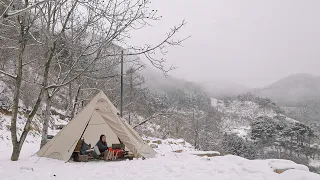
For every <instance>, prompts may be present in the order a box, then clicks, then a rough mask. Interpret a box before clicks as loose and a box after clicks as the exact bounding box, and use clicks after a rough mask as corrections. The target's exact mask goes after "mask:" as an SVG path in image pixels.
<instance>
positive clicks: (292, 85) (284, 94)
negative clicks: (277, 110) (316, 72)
mask: <svg viewBox="0 0 320 180" xmlns="http://www.w3.org/2000/svg"><path fill="white" fill-rule="evenodd" d="M252 93H253V94H255V95H256V96H260V97H267V98H270V99H271V100H272V101H274V102H276V103H277V104H280V105H286V106H296V105H298V104H299V103H301V102H305V101H311V100H314V99H320V76H313V75H309V74H293V75H290V76H288V77H285V78H282V79H280V80H279V81H277V82H275V83H273V84H270V85H268V86H266V87H265V88H262V89H256V90H254V91H253V92H252Z"/></svg>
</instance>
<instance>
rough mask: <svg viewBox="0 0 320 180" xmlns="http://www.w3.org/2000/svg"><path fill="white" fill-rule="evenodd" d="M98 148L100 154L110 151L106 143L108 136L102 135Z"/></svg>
mask: <svg viewBox="0 0 320 180" xmlns="http://www.w3.org/2000/svg"><path fill="white" fill-rule="evenodd" d="M97 146H98V148H99V151H100V153H104V152H105V151H106V150H108V145H107V141H106V136H105V135H103V134H102V135H101V136H100V139H99V141H98V142H97Z"/></svg>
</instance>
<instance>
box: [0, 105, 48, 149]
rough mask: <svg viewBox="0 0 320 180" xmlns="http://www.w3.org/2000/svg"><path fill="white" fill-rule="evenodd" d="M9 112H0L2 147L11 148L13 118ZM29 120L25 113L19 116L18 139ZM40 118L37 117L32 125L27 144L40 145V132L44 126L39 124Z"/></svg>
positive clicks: (0, 140)
mask: <svg viewBox="0 0 320 180" xmlns="http://www.w3.org/2000/svg"><path fill="white" fill-rule="evenodd" d="M7 113H9V112H8V111H4V110H0V142H1V145H5V146H11V134H10V124H11V116H9V114H7ZM26 121H27V119H26V117H25V116H24V114H23V113H19V114H18V120H17V133H18V137H20V135H21V133H22V130H23V128H24V125H25V123H26ZM39 122H40V120H39V117H38V116H35V119H34V121H33V123H32V128H31V131H30V132H29V134H28V136H27V138H26V141H25V142H26V143H38V142H40V133H39V132H40V130H41V128H42V125H41V124H40V123H39Z"/></svg>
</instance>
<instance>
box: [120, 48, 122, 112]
mask: <svg viewBox="0 0 320 180" xmlns="http://www.w3.org/2000/svg"><path fill="white" fill-rule="evenodd" d="M120 82H121V91H120V99H121V101H120V117H122V111H123V110H122V108H123V50H121V76H120Z"/></svg>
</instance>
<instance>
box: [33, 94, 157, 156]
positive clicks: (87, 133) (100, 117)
mask: <svg viewBox="0 0 320 180" xmlns="http://www.w3.org/2000/svg"><path fill="white" fill-rule="evenodd" d="M118 114H119V112H118V110H117V109H116V107H115V106H114V105H113V104H112V103H111V101H110V100H109V99H108V97H107V96H106V95H105V94H104V93H103V92H102V91H100V92H99V93H98V94H97V95H96V96H95V97H94V98H93V99H92V100H91V101H90V102H89V104H87V105H86V106H85V107H84V108H83V109H82V110H81V111H80V112H79V113H78V114H77V115H76V117H74V118H73V119H72V120H71V121H70V122H69V123H68V124H67V125H66V126H65V127H64V128H63V129H62V130H61V131H60V132H59V133H58V134H57V135H56V136H55V137H54V138H53V139H52V140H51V141H49V142H48V143H47V144H46V145H44V146H43V147H42V148H41V149H40V150H39V151H38V152H37V155H38V156H39V157H48V158H54V159H59V160H64V161H68V160H69V159H70V157H71V155H72V153H73V151H74V149H75V146H76V144H77V142H78V140H79V139H80V138H81V137H82V138H84V140H85V142H86V143H88V144H91V145H93V146H94V145H95V144H96V143H97V142H98V140H99V137H100V135H101V134H104V135H106V139H107V144H108V146H111V145H112V144H119V143H120V142H119V140H118V138H119V139H120V140H121V141H122V142H123V143H124V145H125V146H126V148H127V149H128V150H129V151H130V152H132V153H133V154H134V155H135V156H138V155H141V156H143V157H145V158H152V157H155V155H156V152H155V151H154V150H153V149H152V148H151V147H150V146H148V144H146V143H144V141H143V140H142V138H141V137H140V136H139V135H138V133H137V132H136V131H135V130H134V129H133V128H132V127H131V126H130V125H129V124H128V123H127V122H126V121H125V120H124V119H122V118H120V116H119V115H118Z"/></svg>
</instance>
